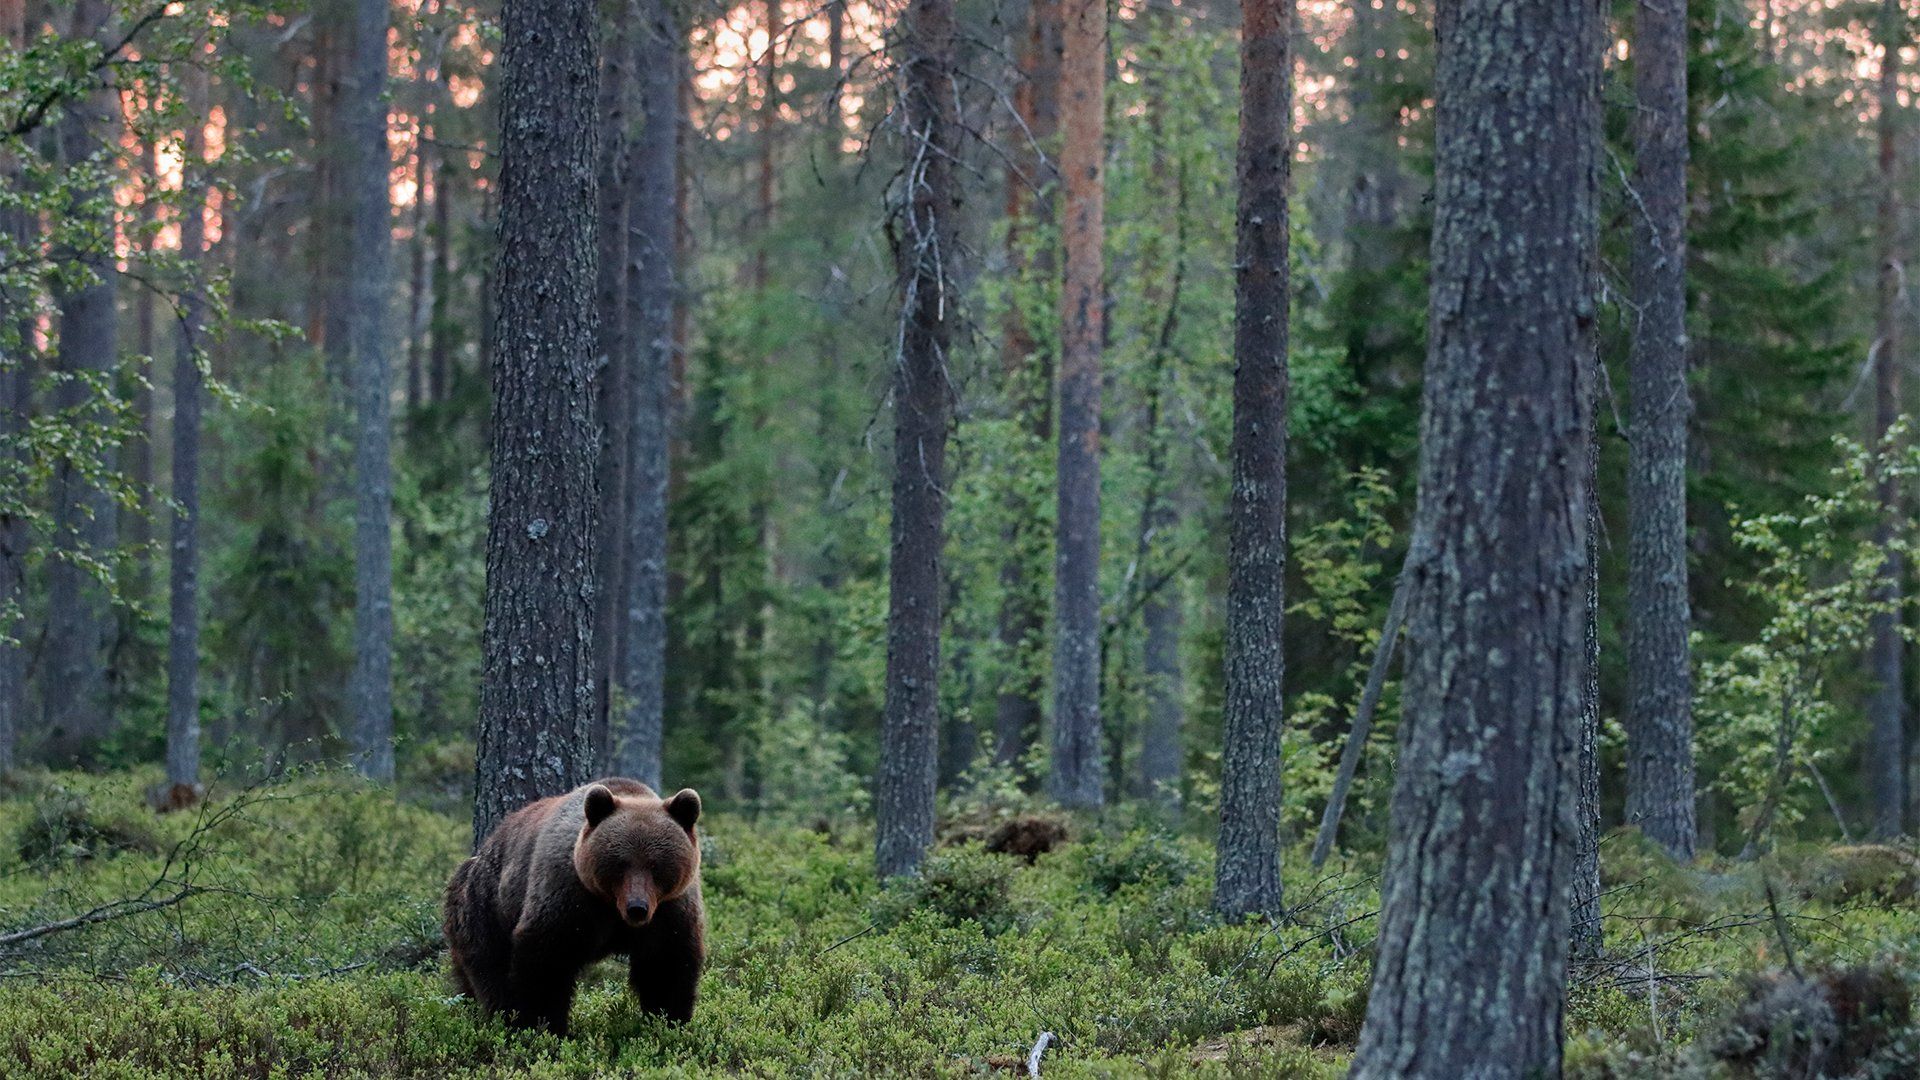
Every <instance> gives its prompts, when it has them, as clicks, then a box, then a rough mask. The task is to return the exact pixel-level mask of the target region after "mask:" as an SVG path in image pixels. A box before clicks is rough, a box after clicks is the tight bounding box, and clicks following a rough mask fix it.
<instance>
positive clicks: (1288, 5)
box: [1213, 0, 1293, 915]
mask: <svg viewBox="0 0 1920 1080" xmlns="http://www.w3.org/2000/svg"><path fill="white" fill-rule="evenodd" d="M1292 31H1293V4H1292V0H1244V2H1243V3H1242V5H1241V31H1240V150H1239V165H1238V173H1239V186H1240V199H1239V212H1238V219H1237V223H1236V226H1235V234H1236V236H1235V244H1234V259H1233V261H1234V318H1233V359H1234V373H1233V443H1232V449H1231V456H1232V468H1233V491H1232V495H1231V503H1230V505H1229V506H1228V509H1227V534H1228V535H1227V641H1226V667H1227V672H1226V699H1227V700H1226V717H1225V726H1226V731H1225V740H1226V741H1225V746H1224V747H1223V748H1222V754H1221V759H1220V767H1221V768H1220V841H1219V857H1218V860H1217V862H1216V870H1215V876H1214V884H1213V905H1214V907H1215V908H1217V909H1219V910H1220V911H1221V912H1222V913H1223V914H1226V915H1246V914H1250V913H1254V912H1260V913H1265V914H1277V913H1278V912H1279V910H1280V725H1281V721H1282V719H1283V709H1282V703H1281V697H1280V683H1281V676H1282V673H1283V671H1284V657H1283V655H1282V650H1281V634H1280V629H1281V624H1282V615H1283V612H1284V611H1285V604H1284V600H1283V586H1284V584H1285V578H1286V567H1287V278H1288V272H1287V271H1288V266H1287V179H1288V171H1289V168H1288V167H1289V165H1290V163H1291V158H1292V150H1293V138H1292V132H1293V106H1292V102H1293V83H1292V74H1293V72H1292V66H1291V61H1290V58H1289V56H1288V37H1289V35H1290V34H1291V33H1292Z"/></svg>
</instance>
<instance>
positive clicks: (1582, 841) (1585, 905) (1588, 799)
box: [1568, 356, 1606, 960]
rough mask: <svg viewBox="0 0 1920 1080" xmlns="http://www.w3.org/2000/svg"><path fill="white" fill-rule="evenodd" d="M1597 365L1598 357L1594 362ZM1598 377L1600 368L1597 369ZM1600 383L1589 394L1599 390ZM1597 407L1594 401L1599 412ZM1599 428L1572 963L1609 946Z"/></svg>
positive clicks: (1590, 518)
mask: <svg viewBox="0 0 1920 1080" xmlns="http://www.w3.org/2000/svg"><path fill="white" fill-rule="evenodd" d="M1592 362H1593V363H1595V364H1598V363H1599V357H1598V356H1595V357H1594V358H1593V361H1592ZM1595 370H1596V372H1597V371H1598V369H1597V368H1596V369H1595ZM1597 388H1598V381H1597V380H1595V385H1593V386H1590V387H1589V389H1590V390H1593V389H1597ZM1598 405H1599V402H1597V401H1595V402H1593V406H1595V407H1597V406H1598ZM1599 434H1600V433H1599V429H1598V427H1596V428H1595V429H1594V433H1593V438H1592V439H1591V440H1590V441H1589V443H1588V448H1587V613H1586V620H1585V621H1586V645H1587V652H1586V672H1585V686H1584V687H1583V688H1582V689H1583V692H1582V694H1581V700H1580V735H1579V738H1580V766H1579V768H1580V778H1579V781H1578V786H1579V802H1578V807H1577V809H1576V813H1577V814H1578V815H1579V817H1578V832H1577V833H1576V834H1575V837H1574V851H1573V911H1572V913H1571V915H1570V916H1569V920H1570V925H1571V930H1570V937H1569V939H1568V944H1569V947H1570V949H1571V950H1572V958H1573V959H1574V960H1597V959H1599V958H1600V955H1601V953H1602V951H1603V950H1604V947H1605V945H1606V940H1605V937H1606V935H1605V928H1604V926H1603V925H1602V923H1601V912H1600V492H1599V489H1598V487H1597V486H1596V485H1597V483H1598V481H1599V476H1600V438H1599Z"/></svg>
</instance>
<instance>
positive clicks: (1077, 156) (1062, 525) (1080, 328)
mask: <svg viewBox="0 0 1920 1080" xmlns="http://www.w3.org/2000/svg"><path fill="white" fill-rule="evenodd" d="M1062 11H1063V16H1064V18H1063V24H1062V30H1061V45H1062V52H1061V57H1060V117H1061V125H1060V126H1061V130H1062V131H1063V132H1064V133H1065V137H1064V140H1063V143H1062V146H1061V149H1060V175H1061V180H1062V182H1061V189H1062V195H1063V206H1062V215H1061V238H1062V247H1063V249H1064V252H1065V256H1066V260H1065V270H1066V276H1065V279H1064V282H1063V285H1062V288H1061V294H1060V322H1061V327H1060V443H1059V458H1058V462H1057V466H1056V476H1057V478H1058V483H1059V488H1060V490H1059V508H1058V512H1057V514H1056V516H1055V519H1054V593H1053V623H1054V627H1053V772H1052V775H1051V777H1050V779H1049V784H1048V786H1049V789H1050V792H1051V794H1052V795H1053V797H1054V798H1055V799H1058V800H1059V801H1060V802H1061V803H1062V804H1063V805H1066V806H1099V805H1101V803H1102V802H1103V801H1104V800H1105V787H1104V785H1103V784H1102V782H1101V779H1102V778H1101V775H1100V773H1101V755H1100V349H1101V342H1102V339H1103V337H1104V334H1103V332H1102V328H1103V326H1104V325H1105V318H1104V313H1103V310H1102V306H1103V303H1104V300H1105V294H1104V288H1103V282H1102V266H1103V261H1102V252H1101V246H1102V244H1103V243H1104V237H1105V236H1106V221H1105V214H1106V180H1105V175H1104V174H1105V163H1106V85H1107V5H1106V3H1105V0H1065V2H1064V3H1063V5H1062Z"/></svg>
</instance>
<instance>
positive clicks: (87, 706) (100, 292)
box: [40, 0, 119, 764]
mask: <svg viewBox="0 0 1920 1080" xmlns="http://www.w3.org/2000/svg"><path fill="white" fill-rule="evenodd" d="M110 15H111V11H110V8H109V7H108V5H107V4H106V3H105V2H104V0H77V2H76V3H75V4H74V6H73V19H72V22H71V23H70V24H69V25H70V32H71V36H72V38H73V40H85V39H87V38H91V37H98V36H101V34H102V32H103V30H104V28H105V26H106V23H107V20H108V18H109V17H110ZM118 108H119V98H118V96H117V95H115V93H114V92H113V91H112V90H110V89H106V88H104V87H102V88H100V89H96V90H94V91H92V92H90V93H88V94H86V95H84V96H83V97H80V98H78V99H76V100H74V101H71V102H69V103H68V106H67V115H66V117H65V118H64V119H62V120H61V122H60V128H59V146H60V157H61V160H62V161H63V162H64V163H66V164H67V165H69V166H73V165H78V164H80V163H81V162H84V161H86V160H87V159H88V158H89V157H90V156H92V155H93V153H94V152H95V151H96V150H99V149H101V148H102V147H103V146H106V145H108V144H109V143H111V142H112V141H113V140H114V138H115V136H116V134H117V132H118V125H117V124H116V123H115V117H116V116H117V111H116V110H117V109H118ZM103 194H104V193H102V192H95V191H82V192H77V193H76V195H75V198H76V205H75V207H74V209H75V211H76V212H78V211H80V210H81V209H82V207H81V205H79V204H82V203H88V202H91V201H93V198H94V196H96V195H103ZM75 261H76V262H77V263H78V264H79V265H80V266H82V267H83V268H84V269H85V270H86V272H88V273H89V274H92V275H94V276H95V278H96V279H97V280H95V281H94V282H92V283H91V284H87V285H83V286H80V287H79V288H77V289H74V290H72V291H69V292H62V293H61V294H60V295H59V296H58V297H57V303H58V305H59V308H60V347H59V351H58V353H57V354H56V356H55V365H56V367H57V369H58V371H59V373H60V375H61V378H60V381H59V382H57V383H56V384H55V388H54V392H53V407H54V408H55V409H56V410H58V411H59V412H61V413H64V414H67V415H69V416H73V417H75V418H76V419H78V420H79V421H80V422H83V423H86V422H96V421H101V420H103V419H104V417H103V416H102V415H101V414H100V412H99V410H98V408H97V405H96V404H95V403H94V402H93V391H92V390H91V389H90V388H89V387H88V386H87V384H86V383H85V382H83V381H81V380H82V379H84V378H85V377H87V376H90V375H101V374H104V373H106V372H110V371H112V370H113V369H114V366H115V364H116V362H117V360H118V357H117V355H116V349H117V334H116V323H117V320H116V315H115V310H114V307H115V300H116V293H117V280H118V277H119V273H118V271H117V270H116V268H115V265H114V244H113V228H112V223H111V222H110V221H108V222H104V223H102V224H101V226H100V231H99V235H98V237H97V238H96V242H94V243H92V244H90V245H89V248H88V250H85V251H82V252H79V253H78V254H77V255H76V259H75ZM74 452H75V453H85V452H86V451H85V450H82V449H76V450H75V451H74ZM95 464H97V465H104V464H105V463H104V462H100V463H95ZM52 487H53V540H54V544H55V546H56V548H57V549H58V551H57V553H56V554H55V555H54V557H53V558H51V559H49V560H48V562H47V641H46V649H45V652H44V653H43V659H42V670H41V680H40V687H41V694H40V698H41V703H42V705H43V707H44V710H45V713H46V719H45V724H46V732H45V733H46V743H45V757H46V759H47V761H48V763H49V764H65V763H69V762H72V761H74V760H75V759H76V758H79V757H81V756H83V755H85V754H87V753H88V752H90V750H91V749H92V747H93V746H94V745H95V744H97V743H98V741H99V740H100V739H101V738H102V737H104V736H105V735H106V734H107V733H108V732H109V731H110V730H111V728H112V714H111V704H110V702H109V701H108V692H107V664H106V654H105V648H106V644H107V637H108V634H109V633H110V632H111V631H110V627H111V625H112V617H111V612H110V610H109V606H108V599H107V595H106V590H105V589H104V587H103V586H102V583H101V582H100V581H98V580H97V579H96V578H95V577H94V576H93V574H92V573H91V572H90V571H89V570H87V568H86V566H85V560H87V559H91V558H99V559H105V558H109V557H110V556H111V555H112V553H113V547H114V512H113V503H112V501H111V500H110V499H109V498H108V495H107V492H106V491H104V490H103V489H101V488H100V487H99V486H98V485H96V484H94V483H92V482H90V481H89V480H88V479H87V478H86V476H85V474H84V470H83V466H82V463H80V462H77V461H74V460H72V459H71V458H62V459H61V460H60V461H59V462H57V463H56V464H55V466H54V471H53V484H52Z"/></svg>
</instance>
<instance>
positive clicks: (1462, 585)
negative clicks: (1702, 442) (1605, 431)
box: [1353, 0, 1602, 1080]
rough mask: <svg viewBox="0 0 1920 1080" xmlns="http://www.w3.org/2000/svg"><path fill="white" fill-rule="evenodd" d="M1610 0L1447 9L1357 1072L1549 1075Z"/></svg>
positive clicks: (1569, 822)
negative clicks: (1402, 592)
mask: <svg viewBox="0 0 1920 1080" xmlns="http://www.w3.org/2000/svg"><path fill="white" fill-rule="evenodd" d="M1600 15H1601V9H1600V7H1599V6H1598V5H1596V4H1586V3H1583V4H1577V5H1551V4H1535V5H1520V6H1515V5H1512V4H1509V3H1505V2H1503V0H1454V2H1452V3H1449V4H1447V5H1445V6H1442V7H1441V8H1440V9H1439V12H1438V18H1437V25H1436V29H1437V32H1438V43H1439V63H1438V69H1437V78H1436V81H1435V90H1436V93H1435V99H1436V101H1437V105H1438V111H1437V113H1436V115H1435V133H1436V145H1435V177H1434V180H1435V187H1434V192H1435V205H1434V215H1435V217H1434V235H1433V249H1432V250H1433V286H1432V315H1431V324H1430V325H1431V332H1430V339H1429V343H1428V359H1427V367H1426V384H1425V391H1424V392H1425V405H1424V415H1423V417H1422V422H1421V443H1422V446H1421V463H1420V482H1419V502H1418V508H1417V510H1416V515H1415V521H1414V531H1415V536H1416V537H1417V540H1416V550H1421V551H1423V552H1424V553H1425V554H1424V555H1423V557H1422V559H1421V561H1420V562H1419V564H1418V565H1416V566H1414V567H1412V568H1411V572H1412V574H1413V579H1412V581H1413V591H1412V595H1411V598H1410V603H1409V610H1408V632H1407V666H1406V675H1405V682H1404V689H1403V691H1402V694H1403V701H1404V709H1403V713H1402V719H1401V725H1400V745H1399V755H1398V762H1399V764H1398V772H1397V775H1396V778H1395V785H1394V795H1393V812H1392V827H1391V831H1390V836H1389V848H1388V856H1387V868H1386V873H1385V876H1384V878H1383V884H1382V913H1381V920H1380V929H1379V937H1378V945H1377V950H1378V951H1377V956H1376V959H1375V962H1374V974H1373V989H1372V993H1371V995H1370V997H1369V1000H1368V1005H1367V1019H1366V1024H1365V1027H1364V1028H1363V1030H1362V1032H1361V1037H1360V1045H1359V1048H1358V1051H1357V1053H1356V1056H1355V1059H1354V1065H1353V1075H1354V1076H1355V1077H1359V1078H1375V1077H1379V1078H1386V1077H1393V1078H1396V1080H1398V1078H1423V1077H1432V1078H1449V1080H1450V1078H1453V1077H1461V1076H1473V1077H1488V1078H1497V1077H1512V1078H1516V1080H1518V1078H1521V1077H1535V1076H1558V1075H1559V1073H1560V1053H1561V1038H1562V1028H1563V1024H1562V1010H1563V1008H1564V1003H1565V997H1564V991H1565V982H1566V967H1567V951H1568V941H1569V930H1570V912H1569V907H1570V898H1571V896H1572V894H1573V891H1574V890H1573V885H1574V880H1573V877H1574V866H1575V850H1574V848H1575V843H1576V838H1577V832H1578V825H1577V822H1576V815H1577V813H1578V810H1579V805H1578V804H1579V785H1580V777H1579V765H1580V746H1579V743H1580V728H1581V723H1582V713H1583V708H1584V704H1585V700H1586V693H1587V685H1586V684H1587V672H1588V662H1587V649H1588V645H1587V637H1586V634H1587V623H1588V592H1589V574H1590V573H1591V571H1590V569H1589V566H1588V561H1589V547H1588V531H1589V524H1588V513H1589V503H1588V500H1589V487H1590V483H1589V479H1588V472H1589V468H1590V459H1589V454H1590V448H1589V441H1590V440H1591V438H1592V437H1593V429H1592V423H1593V415H1592V400H1593V398H1592V389H1593V379H1594V372H1593V368H1594V364H1593V342H1594V338H1593V324H1594V318H1595V295H1594V292H1595V289H1594V285H1595V283H1594V280H1593V270H1594V266H1595V243H1596V239H1595V237H1596V232H1597V229H1596V198H1597V196H1596V191H1597V186H1598V185H1597V171H1596V158H1597V143H1598V137H1599V128H1598V121H1599V89H1600V73H1601V48H1602V39H1601V29H1602V21H1601V18H1600Z"/></svg>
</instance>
